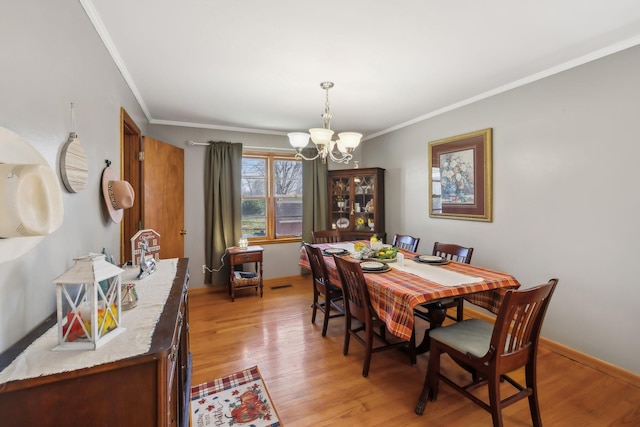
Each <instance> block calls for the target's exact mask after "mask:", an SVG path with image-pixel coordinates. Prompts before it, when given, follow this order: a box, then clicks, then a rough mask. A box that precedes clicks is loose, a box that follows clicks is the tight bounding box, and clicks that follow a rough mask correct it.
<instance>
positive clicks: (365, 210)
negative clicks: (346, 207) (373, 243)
mask: <svg viewBox="0 0 640 427" xmlns="http://www.w3.org/2000/svg"><path fill="white" fill-rule="evenodd" d="M375 186H376V177H375V175H355V176H354V177H353V189H354V191H353V205H352V206H351V215H352V217H353V219H354V223H353V228H352V230H356V231H375V229H376V228H375V220H376V209H375V199H374V195H375Z"/></svg>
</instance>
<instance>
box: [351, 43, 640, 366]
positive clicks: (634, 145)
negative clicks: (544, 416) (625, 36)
mask: <svg viewBox="0 0 640 427" xmlns="http://www.w3.org/2000/svg"><path fill="white" fill-rule="evenodd" d="M390 108H392V107H390ZM639 113H640V47H635V48H632V49H628V50H626V51H623V52H620V53H617V54H615V55H611V56H608V57H606V58H603V59H600V60H598V61H595V62H592V63H589V64H586V65H583V66H581V67H578V68H575V69H572V70H569V71H565V72H563V73H561V74H557V75H555V76H552V77H549V78H546V79H544V80H540V81H538V82H535V83H532V84H529V85H527V86H524V87H521V88H518V89H515V90H511V91H509V92H506V93H504V94H501V95H498V96H494V97H492V98H489V99H486V100H484V101H482V102H478V103H475V104H472V105H469V106H466V107H464V108H460V109H458V110H455V111H452V112H449V113H446V114H443V115H441V116H438V117H434V118H432V119H429V120H426V121H423V122H420V123H417V124H415V125H413V126H411V127H407V128H404V129H402V130H399V131H396V132H393V133H391V134H387V135H384V136H381V137H379V138H377V139H375V140H371V141H367V142H366V144H365V148H364V150H363V163H364V164H366V165H380V166H384V167H385V168H386V169H387V172H386V176H385V180H386V181H385V183H386V188H387V198H386V201H385V202H386V220H387V223H386V228H387V232H388V233H409V234H412V235H416V236H419V237H421V238H422V240H421V241H420V249H421V251H423V252H424V251H426V252H428V251H429V250H430V248H431V247H432V245H433V242H434V241H444V242H457V243H460V244H462V245H468V246H472V247H474V248H475V251H474V253H473V263H474V264H478V265H482V266H486V267H490V268H494V269H498V270H503V271H507V272H509V273H511V274H513V275H514V276H515V277H516V278H517V279H518V280H519V281H520V282H521V283H522V285H523V286H524V287H529V286H532V285H535V284H539V283H543V282H546V281H547V280H548V279H550V278H551V277H558V278H559V279H560V282H559V284H558V288H557V290H556V293H555V295H554V297H553V301H552V302H551V305H550V309H549V312H548V314H547V318H546V320H545V324H544V328H543V331H542V334H543V335H544V336H545V337H547V338H549V339H551V340H553V341H556V342H558V343H561V344H564V345H566V346H568V347H571V348H573V349H576V350H579V351H581V352H584V353H586V354H589V355H591V356H594V357H596V358H599V359H602V360H604V361H607V362H609V363H612V364H614V365H617V366H620V367H623V368H625V369H627V370H630V371H633V372H635V373H640V357H639V356H640V340H638V339H637V338H635V337H637V336H638V330H639V329H640V314H638V313H639V312H640V311H639V309H638V303H639V302H640V279H639V276H638V271H637V261H636V260H635V255H636V246H637V244H638V242H639V241H640V225H639V224H638V213H639V212H640V191H639V190H638V188H637V187H636V186H637V183H638V170H640V168H639V167H638V160H639V159H640V141H639V139H638V121H639V120H640V116H639ZM488 127H491V128H493V132H494V133H493V149H494V155H493V170H494V174H493V178H494V186H493V194H494V220H493V222H491V223H481V222H473V221H461V220H450V219H441V218H430V217H429V215H428V212H429V210H428V188H427V182H428V181H427V180H428V175H427V173H428V167H427V166H428V165H427V144H428V141H433V140H436V139H440V138H445V137H449V136H454V135H459V134H462V133H465V132H470V131H474V130H479V129H484V128H488ZM391 188H393V189H398V190H397V191H388V190H389V189H391Z"/></svg>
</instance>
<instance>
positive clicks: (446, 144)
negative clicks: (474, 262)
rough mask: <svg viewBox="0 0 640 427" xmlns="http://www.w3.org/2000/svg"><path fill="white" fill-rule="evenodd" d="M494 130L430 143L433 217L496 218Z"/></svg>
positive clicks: (430, 206) (430, 182) (430, 213)
mask: <svg viewBox="0 0 640 427" xmlns="http://www.w3.org/2000/svg"><path fill="white" fill-rule="evenodd" d="M491 146H492V129H491V128H488V129H482V130H479V131H475V132H469V133H465V134H463V135H457V136H452V137H449V138H444V139H439V140H437V141H431V142H429V147H428V153H429V200H430V201H431V203H430V205H429V216H430V217H434V218H453V219H466V220H471V221H487V222H490V221H492V220H493V212H492V205H493V195H492V154H491V153H492V151H491V150H492V149H491Z"/></svg>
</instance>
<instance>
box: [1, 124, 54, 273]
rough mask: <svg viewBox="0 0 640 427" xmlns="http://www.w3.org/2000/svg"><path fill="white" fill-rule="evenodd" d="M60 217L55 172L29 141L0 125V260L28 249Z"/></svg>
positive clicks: (15, 256)
mask: <svg viewBox="0 0 640 427" xmlns="http://www.w3.org/2000/svg"><path fill="white" fill-rule="evenodd" d="M63 219H64V204H63V202H62V191H61V189H60V184H59V183H58V177H57V176H56V174H55V172H53V170H52V169H51V167H50V166H49V164H48V163H47V161H46V159H45V158H44V157H43V156H42V155H41V154H40V153H39V152H38V151H37V150H36V149H35V148H33V147H32V146H31V144H29V142H27V141H26V140H25V139H23V138H21V137H20V136H19V135H17V134H15V133H13V132H11V131H10V130H8V129H5V128H2V127H0V263H3V262H8V261H12V260H14V259H16V258H18V257H20V256H22V255H23V254H24V253H26V252H27V251H29V250H31V249H32V248H33V247H35V246H36V245H37V244H38V243H40V242H41V241H42V239H44V236H45V235H47V234H50V233H53V232H54V231H55V230H57V229H58V228H59V227H60V225H62V221H63Z"/></svg>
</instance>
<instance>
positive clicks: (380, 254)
mask: <svg viewBox="0 0 640 427" xmlns="http://www.w3.org/2000/svg"><path fill="white" fill-rule="evenodd" d="M397 257H398V248H394V247H393V246H390V245H384V246H383V247H382V248H381V249H379V250H377V251H375V252H374V253H373V256H371V257H370V259H374V260H376V261H380V262H395V261H396V260H397Z"/></svg>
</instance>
